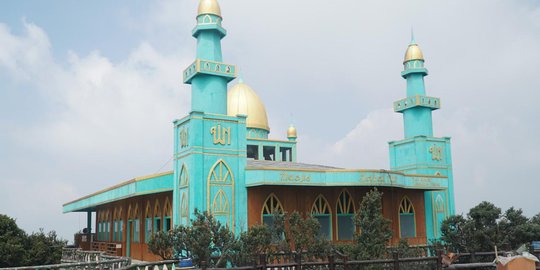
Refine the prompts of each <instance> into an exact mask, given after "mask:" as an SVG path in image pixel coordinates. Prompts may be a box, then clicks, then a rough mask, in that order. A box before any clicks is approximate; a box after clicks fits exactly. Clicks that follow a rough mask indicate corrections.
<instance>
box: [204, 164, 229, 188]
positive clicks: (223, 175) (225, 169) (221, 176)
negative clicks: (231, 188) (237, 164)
mask: <svg viewBox="0 0 540 270" xmlns="http://www.w3.org/2000/svg"><path fill="white" fill-rule="evenodd" d="M209 180H210V183H211V184H232V182H233V176H232V172H231V169H230V168H229V166H227V164H226V163H225V161H223V160H220V161H218V162H217V163H216V164H215V165H214V166H213V167H212V170H211V173H210V175H209Z"/></svg>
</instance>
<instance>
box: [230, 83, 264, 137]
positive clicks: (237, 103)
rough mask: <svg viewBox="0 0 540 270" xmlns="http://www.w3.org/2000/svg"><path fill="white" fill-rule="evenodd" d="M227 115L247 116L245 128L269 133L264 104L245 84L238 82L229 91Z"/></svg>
mask: <svg viewBox="0 0 540 270" xmlns="http://www.w3.org/2000/svg"><path fill="white" fill-rule="evenodd" d="M227 114H228V115H231V116H236V115H238V114H243V115H247V120H246V126H247V127H248V128H260V129H264V130H267V131H270V127H269V126H268V117H267V116H266V109H265V107H264V104H263V103H262V101H261V99H260V98H259V96H257V94H256V93H255V91H253V89H251V87H249V86H248V85H247V84H245V83H242V82H240V83H238V84H237V85H235V86H233V87H232V88H231V89H230V90H229V93H228V94H227Z"/></svg>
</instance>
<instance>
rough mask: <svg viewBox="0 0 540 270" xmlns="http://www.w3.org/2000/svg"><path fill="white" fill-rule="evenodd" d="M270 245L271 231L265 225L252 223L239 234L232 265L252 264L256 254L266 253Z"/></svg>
mask: <svg viewBox="0 0 540 270" xmlns="http://www.w3.org/2000/svg"><path fill="white" fill-rule="evenodd" d="M271 246H272V231H271V229H270V228H268V226H266V225H264V224H263V225H254V226H252V227H251V228H249V230H247V231H245V232H242V233H241V234H240V239H239V241H237V246H236V247H235V248H234V250H236V252H237V253H236V254H235V255H236V256H234V260H233V261H232V263H233V266H245V265H253V262H254V261H256V260H257V255H259V254H263V253H268V252H269V250H270V248H271Z"/></svg>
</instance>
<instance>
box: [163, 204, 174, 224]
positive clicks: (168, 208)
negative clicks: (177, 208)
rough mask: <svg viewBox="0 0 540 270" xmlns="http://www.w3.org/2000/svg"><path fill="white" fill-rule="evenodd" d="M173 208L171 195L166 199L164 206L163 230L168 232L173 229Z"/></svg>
mask: <svg viewBox="0 0 540 270" xmlns="http://www.w3.org/2000/svg"><path fill="white" fill-rule="evenodd" d="M171 216H172V209H171V201H170V200H169V197H167V198H166V199H165V206H164V207H163V230H164V231H166V232H168V231H170V230H171V229H172V219H171Z"/></svg>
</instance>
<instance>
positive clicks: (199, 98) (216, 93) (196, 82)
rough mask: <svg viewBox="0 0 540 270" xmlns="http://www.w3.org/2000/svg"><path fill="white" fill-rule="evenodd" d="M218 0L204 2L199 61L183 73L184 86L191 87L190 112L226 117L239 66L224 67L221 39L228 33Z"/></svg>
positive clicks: (199, 19)
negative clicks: (224, 115) (224, 26)
mask: <svg viewBox="0 0 540 270" xmlns="http://www.w3.org/2000/svg"><path fill="white" fill-rule="evenodd" d="M222 20H223V18H222V17H221V9H220V7H219V3H218V2H217V0H201V2H200V3H199V9H198V12H197V26H196V27H195V29H193V32H192V35H193V37H195V38H196V39H197V59H196V60H195V62H194V63H193V64H192V65H190V66H189V67H188V68H187V69H186V70H185V71H184V82H185V83H187V84H191V110H192V111H197V112H205V113H214V114H227V83H228V82H230V81H232V80H234V78H236V74H237V71H236V66H234V65H228V64H225V63H222V61H223V56H222V54H221V39H223V38H224V37H225V36H226V35H227V31H226V30H225V29H224V28H223V27H222V26H221V22H222Z"/></svg>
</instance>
